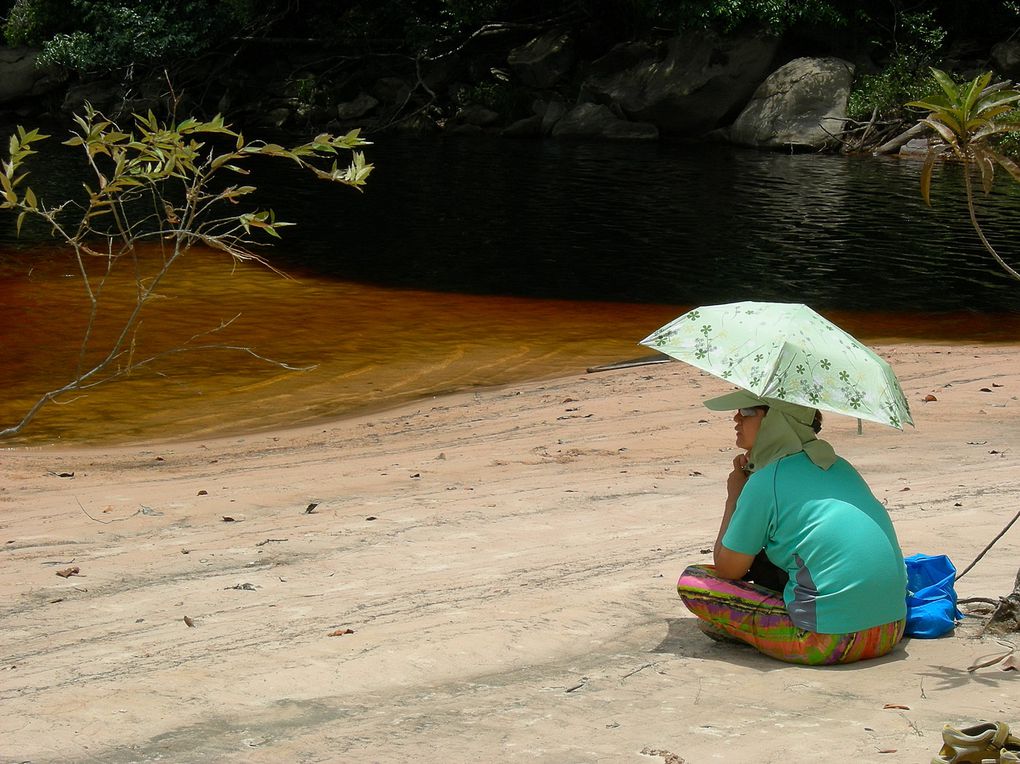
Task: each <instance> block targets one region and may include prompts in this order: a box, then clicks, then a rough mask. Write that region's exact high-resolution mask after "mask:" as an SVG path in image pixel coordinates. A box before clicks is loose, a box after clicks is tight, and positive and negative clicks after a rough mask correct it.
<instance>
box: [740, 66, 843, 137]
mask: <svg viewBox="0 0 1020 764" xmlns="http://www.w3.org/2000/svg"><path fill="white" fill-rule="evenodd" d="M853 76H854V66H853V64H851V63H850V62H848V61H844V60H842V59H839V58H797V59H794V60H793V61H791V62H790V63H788V64H785V65H783V66H781V67H780V68H779V69H777V70H776V71H775V72H773V73H772V74H771V75H769V77H768V79H766V80H765V82H763V83H762V84H761V87H759V88H758V90H757V91H756V92H755V94H754V97H753V98H752V99H751V101H750V103H748V104H747V106H746V107H745V108H744V110H743V111H742V112H741V113H740V116H739V117H737V119H736V121H735V122H734V123H733V125H732V126H731V127H730V130H729V137H730V140H731V141H732V142H733V143H737V144H741V145H744V146H756V147H759V148H770V149H780V148H796V149H819V148H823V147H824V146H827V145H829V144H831V143H832V142H833V140H834V139H833V134H834V133H838V132H839V131H840V130H841V129H842V127H843V122H844V121H845V120H846V104H847V98H849V96H850V84H851V83H852V82H853Z"/></svg>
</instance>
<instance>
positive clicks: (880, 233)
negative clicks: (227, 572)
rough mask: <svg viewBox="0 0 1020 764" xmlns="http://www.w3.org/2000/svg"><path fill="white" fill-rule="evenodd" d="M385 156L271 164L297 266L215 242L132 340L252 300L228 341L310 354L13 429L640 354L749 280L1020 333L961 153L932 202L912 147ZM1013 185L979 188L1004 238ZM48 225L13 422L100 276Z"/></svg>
mask: <svg viewBox="0 0 1020 764" xmlns="http://www.w3.org/2000/svg"><path fill="white" fill-rule="evenodd" d="M367 153H368V155H369V159H370V160H371V161H373V162H374V163H375V164H376V166H377V170H376V172H375V173H374V174H373V175H372V177H371V178H370V181H369V185H368V187H367V188H366V190H365V192H364V193H363V194H358V193H356V192H354V191H352V190H350V189H346V188H342V187H335V186H331V185H329V184H325V183H323V182H321V181H316V180H314V179H306V178H305V177H304V176H302V175H300V174H298V173H297V172H295V171H293V170H292V169H290V168H289V166H286V165H272V164H269V163H267V162H265V161H264V160H261V161H262V164H261V165H260V166H258V167H257V168H256V174H255V175H254V177H253V178H252V181H253V182H254V184H255V185H259V186H260V189H261V191H260V194H261V199H262V201H263V202H264V203H265V204H267V205H270V206H272V207H273V208H274V209H275V210H276V211H277V213H278V215H279V217H281V218H283V219H286V220H290V221H293V222H296V223H297V224H298V226H297V227H296V228H289V229H287V230H286V232H285V238H284V241H283V242H282V243H281V244H279V245H277V246H276V247H275V248H273V249H272V250H270V251H269V252H267V254H269V255H270V257H271V259H272V261H273V263H274V264H276V265H279V266H280V267H282V268H283V269H284V270H286V271H287V272H288V273H290V274H291V275H293V276H295V277H296V280H295V279H292V280H286V279H282V278H280V277H279V276H277V275H276V274H272V273H270V272H268V271H266V270H264V269H261V268H258V267H255V266H242V267H233V266H232V264H231V263H230V262H229V261H225V260H224V259H223V258H222V257H221V256H218V255H216V254H215V253H210V252H206V253H196V256H194V257H191V258H189V259H187V260H186V261H184V262H182V263H181V264H180V267H178V268H176V269H175V272H174V273H173V276H172V279H171V280H170V281H168V282H167V287H166V288H165V289H164V290H162V293H161V297H162V299H161V300H158V301H156V302H155V303H153V305H152V306H151V307H150V308H148V309H147V311H146V314H145V316H144V320H143V324H142V329H141V330H140V332H139V336H138V337H137V345H138V352H140V353H141V352H151V353H158V352H160V351H161V350H166V349H169V348H173V347H176V346H178V345H181V344H187V343H188V342H192V341H193V339H192V338H194V337H196V336H203V335H204V333H206V332H208V331H209V330H210V329H212V328H215V327H217V326H219V325H220V324H222V323H226V322H230V321H233V323H230V325H229V327H228V328H227V329H225V330H223V331H222V332H218V333H216V338H217V340H218V341H220V342H223V343H224V344H232V345H238V346H246V347H252V348H253V349H255V350H256V351H257V352H259V353H260V354H262V355H266V356H270V357H272V358H275V359H279V360H283V361H287V362H290V363H293V364H297V365H315V367H316V368H315V369H314V370H312V371H303V372H299V371H291V370H287V369H283V368H281V367H279V366H267V365H266V364H264V363H262V362H257V361H254V360H253V359H252V358H251V356H249V355H245V354H243V353H237V352H226V351H203V352H200V353H188V354H176V355H172V356H169V357H167V358H166V359H164V360H162V361H160V362H159V363H156V364H153V365H152V366H151V367H149V368H147V369H146V370H145V371H143V372H140V373H135V374H133V375H132V376H131V377H130V378H127V379H121V380H118V381H117V382H115V383H113V384H110V385H108V386H106V387H100V388H97V389H96V390H95V391H91V392H90V393H89V394H88V395H87V396H85V397H82V398H77V399H74V400H73V401H68V400H67V399H65V404H66V405H62V406H49V407H47V408H45V409H44V410H43V411H42V412H41V413H40V414H39V416H38V417H37V419H36V420H35V421H33V423H32V424H31V425H30V426H29V427H28V428H26V430H25V431H24V433H23V434H22V435H20V436H18V437H17V438H15V439H13V440H11V441H9V442H12V443H49V442H64V443H86V442H88V443H94V442H115V441H125V440H131V441H138V440H148V439H152V438H166V437H171V438H176V437H205V436H211V435H217V434H223V433H229V432H241V431H251V430H258V429H264V428H271V427H279V426H283V425H288V424H296V423H309V422H314V421H317V420H322V419H324V418H328V417H335V416H338V415H342V414H344V413H348V412H352V411H357V410H360V409H364V408H366V407H372V406H383V405H390V404H392V403H395V402H398V401H403V400H409V399H416V398H428V397H431V396H433V395H435V394H437V393H440V392H444V391H447V390H453V389H463V388H470V387H472V386H476V385H491V384H508V383H513V382H515V381H519V380H522V379H532V378H540V377H543V376H548V375H552V374H563V373H573V372H581V371H583V369H584V368H585V367H586V366H590V365H595V364H599V363H608V362H611V361H615V360H621V359H625V358H631V357H634V356H640V355H643V354H644V353H645V352H647V351H645V350H644V349H643V348H640V347H638V346H637V345H636V343H637V341H638V340H639V339H641V338H642V337H644V336H645V335H647V334H648V333H650V332H651V331H652V330H653V329H655V328H657V327H658V326H659V325H661V324H663V323H665V322H666V321H668V320H670V319H671V318H673V317H674V316H675V315H677V314H678V313H679V312H682V311H683V310H685V309H686V308H688V307H690V306H693V305H696V304H705V303H714V302H729V301H734V300H742V299H757V300H783V301H797V302H806V303H808V304H810V305H812V306H813V307H815V308H816V309H817V310H819V311H820V312H822V313H824V314H826V315H828V316H830V317H831V318H833V320H836V321H837V322H838V323H840V324H841V325H842V326H843V327H844V328H846V329H847V330H849V331H851V332H853V333H855V334H857V335H859V336H861V337H863V338H871V339H875V338H882V339H890V338H912V337H916V338H925V339H940V340H974V339H977V340H994V341H1004V340H1007V341H1008V340H1015V339H1016V338H1017V337H1018V336H1020V289H1018V286H1020V284H1018V283H1017V282H1014V281H1013V280H1011V279H1009V278H1008V277H1007V276H1006V275H1005V274H1002V273H1000V272H999V271H998V270H997V267H996V266H995V264H994V263H993V261H992V260H991V258H990V256H988V255H987V253H985V252H984V251H983V250H982V249H981V247H980V244H979V243H978V242H977V239H976V237H975V235H974V233H973V231H972V230H971V228H970V226H969V223H968V220H967V218H966V210H965V208H964V207H963V204H962V195H961V193H960V192H959V182H960V178H959V172H958V170H957V169H956V168H946V169H945V170H943V171H940V172H939V174H938V175H937V177H936V183H935V184H934V188H933V197H934V199H935V204H936V206H935V208H934V209H929V208H927V207H925V206H924V205H923V203H922V202H921V200H920V198H919V194H918V191H917V184H918V173H919V169H920V166H919V163H918V162H916V161H912V160H893V159H872V158H842V157H829V156H815V155H793V156H790V155H782V154H769V153H759V152H752V151H743V150H735V149H732V148H727V147H721V146H699V147H692V146H684V145H668V144H663V145H643V144H587V143H557V142H516V141H492V140H473V139H460V140H438V139H429V140H424V139H407V138H402V139H399V140H398V139H393V138H389V139H386V140H385V141H380V143H379V144H378V145H375V146H372V147H369V148H368V149H367ZM80 178H81V174H80V169H79V168H78V165H76V164H72V163H71V162H70V161H69V160H68V158H67V157H65V156H62V157H60V158H58V159H57V160H53V159H47V161H46V162H45V163H41V164H40V166H39V167H37V168H36V169H35V170H34V172H33V175H32V176H31V177H30V182H31V183H32V184H33V186H34V188H35V189H36V191H37V192H39V193H41V194H42V195H44V196H45V197H46V198H48V199H52V198H63V197H64V196H66V195H67V194H69V193H71V194H73V193H75V189H76V188H77V183H78V182H79V181H80ZM1018 189H1020V186H1016V187H1014V186H1011V185H1009V184H1007V183H1005V182H1004V183H1001V184H1000V185H999V186H998V187H997V188H996V190H995V193H994V194H993V195H992V197H990V198H988V199H982V200H981V203H982V215H983V217H982V220H983V221H984V222H985V225H986V230H987V233H988V235H989V237H990V238H991V239H992V241H993V242H994V243H996V244H999V245H1000V252H1001V253H1002V254H1003V255H1004V256H1005V257H1006V258H1007V259H1009V258H1010V257H1015V258H1020V248H1016V249H1014V242H1016V241H1017V237H1016V228H1017V225H1018V221H1020V216H1018V213H1020V190H1018ZM45 241H46V237H45V231H43V230H41V229H40V228H39V227H38V226H36V227H34V228H33V227H26V230H25V231H24V235H23V236H22V238H21V239H15V238H14V221H13V216H7V217H0V385H3V387H4V389H5V391H6V395H5V396H4V399H3V400H2V401H0V427H2V426H5V425H8V424H12V423H14V422H15V421H17V420H18V418H19V417H20V414H21V413H23V412H24V410H26V409H27V407H28V406H29V405H31V402H32V401H33V400H35V399H36V398H37V397H38V396H39V395H41V394H42V393H44V392H46V391H47V390H50V389H53V388H54V387H56V386H58V385H59V384H60V383H62V382H64V381H66V377H67V374H68V372H69V370H70V369H72V368H73V367H74V364H75V361H76V358H77V352H78V346H79V343H80V336H81V330H82V327H83V326H84V321H85V316H86V311H85V304H84V300H83V290H82V288H81V283H80V280H78V279H77V278H76V276H75V270H74V268H73V267H72V265H73V264H72V262H71V261H70V260H69V259H68V257H67V255H66V254H65V253H62V252H61V251H60V250H59V249H54V248H53V247H52V246H49V245H46V244H44V243H43V242H45ZM156 257H157V255H156V253H155V252H152V251H148V252H146V253H143V257H142V259H141V261H140V262H141V264H142V266H143V267H151V266H152V264H153V263H154V262H155V259H154V258H156ZM131 295H132V291H131V281H130V279H129V278H127V277H126V274H122V275H120V276H118V278H115V279H114V280H113V281H112V282H111V284H110V285H109V288H108V291H107V295H106V304H107V305H108V309H107V310H106V311H105V312H104V313H103V314H102V315H101V316H100V322H99V325H98V329H99V340H100V342H101V341H102V340H103V338H104V337H108V336H109V334H110V333H111V332H112V331H113V330H114V327H115V326H116V319H117V316H118V311H123V310H125V309H126V308H127V307H128V306H129V305H130V302H131ZM120 315H122V313H121V314H120ZM235 316H236V319H235ZM94 352H95V351H94ZM54 383H56V384H54Z"/></svg>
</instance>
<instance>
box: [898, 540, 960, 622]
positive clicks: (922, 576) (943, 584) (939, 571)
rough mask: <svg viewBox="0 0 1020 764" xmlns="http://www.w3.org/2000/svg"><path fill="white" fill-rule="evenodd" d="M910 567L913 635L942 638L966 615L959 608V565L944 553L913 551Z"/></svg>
mask: <svg viewBox="0 0 1020 764" xmlns="http://www.w3.org/2000/svg"><path fill="white" fill-rule="evenodd" d="M903 562H904V563H905V564H906V566H907V627H906V630H905V633H906V635H907V636H910V637H922V638H926V639H931V638H933V637H941V636H942V635H943V634H945V633H946V632H947V631H950V630H951V629H952V628H953V627H954V626H956V622H957V621H958V620H959V619H961V618H963V613H961V612H960V611H959V610H958V609H957V608H956V589H954V588H953V582H954V580H955V577H956V567H955V566H954V565H953V563H952V562H950V560H949V558H948V557H946V555H944V554H937V555H929V554H912V555H911V556H910V557H906V558H904V560H903Z"/></svg>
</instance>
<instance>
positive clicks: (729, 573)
mask: <svg viewBox="0 0 1020 764" xmlns="http://www.w3.org/2000/svg"><path fill="white" fill-rule="evenodd" d="M746 466H747V454H739V455H738V456H736V457H735V458H734V459H733V471H732V472H730V474H729V477H727V478H726V508H725V510H724V511H723V516H722V522H721V523H720V524H719V535H718V536H716V539H715V551H714V554H713V556H712V560H713V562H714V563H715V572H716V574H717V575H719V576H720V577H721V578H731V579H735V578H740V577H741V576H743V575H744V574H745V573H747V571H748V570H750V569H751V563H752V562H753V561H754V555H753V554H741V553H740V552H734V551H733V550H732V549H727V548H726V547H724V546H723V543H722V540H723V536H725V535H726V529H727V528H729V527H730V518H731V517H733V512H734V510H735V509H736V508H737V499H738V498H739V497H740V492H741V491H743V490H744V485H745V484H746V483H747V478H748V477H749V476H748V474H747V472H745V471H744V468H745V467H746Z"/></svg>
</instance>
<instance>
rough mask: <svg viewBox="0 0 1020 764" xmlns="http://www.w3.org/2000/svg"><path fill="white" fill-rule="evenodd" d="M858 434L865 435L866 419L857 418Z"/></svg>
mask: <svg viewBox="0 0 1020 764" xmlns="http://www.w3.org/2000/svg"><path fill="white" fill-rule="evenodd" d="M857 434H858V435H863V434H864V420H863V419H858V420H857Z"/></svg>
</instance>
